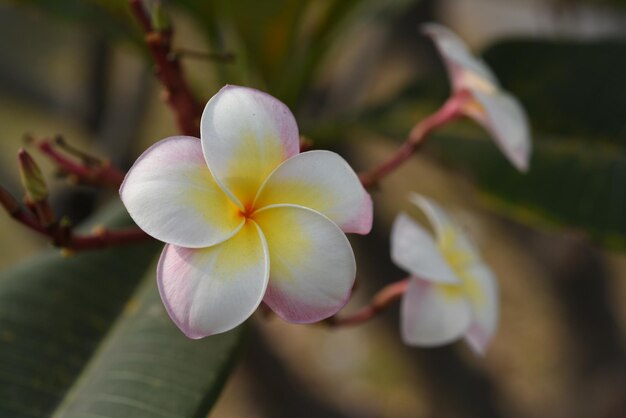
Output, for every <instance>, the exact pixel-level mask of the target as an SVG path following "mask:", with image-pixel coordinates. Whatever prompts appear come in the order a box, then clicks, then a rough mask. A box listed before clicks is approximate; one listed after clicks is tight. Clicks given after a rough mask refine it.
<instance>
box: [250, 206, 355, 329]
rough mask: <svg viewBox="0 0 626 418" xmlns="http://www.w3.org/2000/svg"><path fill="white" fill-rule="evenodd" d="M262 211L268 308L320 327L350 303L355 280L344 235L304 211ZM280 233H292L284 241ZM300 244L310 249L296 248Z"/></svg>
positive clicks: (278, 208) (291, 208) (288, 318)
mask: <svg viewBox="0 0 626 418" xmlns="http://www.w3.org/2000/svg"><path fill="white" fill-rule="evenodd" d="M260 212H261V213H262V214H263V215H264V216H263V218H265V219H263V218H258V223H259V226H260V227H261V229H262V230H263V233H264V234H265V237H266V239H267V243H268V248H269V252H270V265H271V267H270V269H271V270H270V280H269V284H268V287H267V291H266V294H265V298H264V301H265V303H267V305H268V306H269V307H270V308H271V309H272V310H273V311H274V312H275V313H276V314H277V315H278V316H280V317H281V318H283V319H284V320H286V321H288V322H291V323H299V324H308V323H313V322H318V321H321V320H323V319H326V318H328V317H330V316H332V315H334V314H335V313H337V312H338V311H339V310H340V309H341V308H343V307H344V306H345V304H346V303H347V301H348V300H349V298H350V295H351V293H352V287H353V285H354V280H355V277H356V262H355V259H354V253H353V252H352V247H351V246H350V242H349V241H348V239H347V238H346V236H345V234H344V233H343V231H341V229H339V227H338V226H337V225H336V224H335V223H334V222H332V221H331V220H330V219H328V218H326V217H325V216H324V215H322V214H320V213H318V212H315V211H313V210H311V209H308V208H305V207H301V206H296V205H275V206H274V207H267V208H265V209H263V210H262V211H260ZM255 216H257V215H255ZM268 216H270V218H268ZM271 217H273V219H272V218H271ZM272 224H273V225H272ZM276 230H278V231H290V232H293V234H290V235H289V236H287V238H286V239H285V236H284V235H283V234H282V232H279V233H278V234H276V233H275V231H276ZM299 230H300V231H301V232H300V233H299V234H298V233H297V232H296V231H299ZM292 236H293V237H292ZM302 238H304V239H302ZM300 242H302V243H303V246H304V247H306V248H298V245H299V244H298V243H300ZM303 250H305V251H304V252H303ZM294 251H295V252H294ZM298 254H301V255H298Z"/></svg>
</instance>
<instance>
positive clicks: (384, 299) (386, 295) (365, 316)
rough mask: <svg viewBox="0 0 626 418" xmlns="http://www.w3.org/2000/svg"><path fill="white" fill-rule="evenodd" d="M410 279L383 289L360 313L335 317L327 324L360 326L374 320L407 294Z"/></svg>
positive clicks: (329, 319) (327, 321)
mask: <svg viewBox="0 0 626 418" xmlns="http://www.w3.org/2000/svg"><path fill="white" fill-rule="evenodd" d="M409 280H410V277H407V278H406V279H403V280H400V281H399V282H395V283H392V284H390V285H387V286H386V287H384V288H382V290H380V291H379V292H378V293H377V294H376V295H375V296H374V297H373V298H372V301H371V302H370V304H369V305H367V306H365V307H363V308H361V309H359V310H358V311H356V312H354V313H352V314H350V315H346V316H343V317H337V316H333V317H331V318H328V319H327V320H326V323H327V324H328V325H330V326H333V327H340V326H348V325H358V324H362V323H363V322H367V321H369V320H370V319H372V318H374V317H375V316H376V315H378V314H379V313H381V312H383V311H384V310H385V309H387V308H388V307H389V306H391V304H392V303H393V302H394V301H395V300H397V299H399V298H400V297H401V296H402V295H403V294H404V292H405V290H406V287H407V285H408V284H409Z"/></svg>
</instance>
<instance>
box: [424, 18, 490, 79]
mask: <svg viewBox="0 0 626 418" xmlns="http://www.w3.org/2000/svg"><path fill="white" fill-rule="evenodd" d="M422 32H423V33H424V34H426V35H428V36H429V37H430V38H431V39H432V40H433V42H434V43H435V46H436V47H437V50H438V51H439V53H440V54H441V57H442V59H443V61H444V64H445V66H446V69H447V70H448V75H449V76H450V79H451V81H452V84H453V88H454V90H460V89H463V88H467V87H469V86H474V87H479V86H481V87H482V88H484V89H485V90H492V89H497V88H498V87H499V83H498V79H497V78H496V76H495V75H494V74H493V72H492V71H491V69H490V68H489V67H488V66H487V64H485V62H484V61H483V60H482V59H480V58H478V57H476V56H474V55H473V54H472V53H471V52H470V51H468V49H467V46H466V45H465V42H463V41H462V40H461V38H459V37H458V36H457V35H456V34H455V33H454V32H452V31H451V30H450V29H448V28H446V27H445V26H442V25H439V24H436V23H427V24H425V25H423V26H422Z"/></svg>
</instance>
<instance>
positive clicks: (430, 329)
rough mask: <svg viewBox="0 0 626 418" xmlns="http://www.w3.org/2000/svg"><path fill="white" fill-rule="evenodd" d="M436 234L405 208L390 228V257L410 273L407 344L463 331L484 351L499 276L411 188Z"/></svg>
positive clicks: (404, 309) (404, 316)
mask: <svg viewBox="0 0 626 418" xmlns="http://www.w3.org/2000/svg"><path fill="white" fill-rule="evenodd" d="M410 200H411V201H412V202H413V203H415V204H416V205H417V206H418V207H419V208H420V209H421V210H422V211H423V212H424V214H425V215H426V217H427V218H428V220H429V221H430V223H431V224H432V226H433V228H434V231H435V237H434V238H433V237H432V235H431V234H430V233H429V232H427V231H426V230H425V229H424V228H423V227H422V226H420V225H419V224H418V223H416V222H415V221H414V220H413V219H411V218H410V217H409V216H407V215H406V214H403V213H402V214H400V215H398V217H397V218H396V220H395V221H394V224H393V228H392V231H391V258H392V259H393V261H394V263H396V264H397V265H398V266H399V267H401V268H403V269H404V270H406V271H408V272H409V273H410V274H411V279H410V283H409V284H408V287H407V289H406V291H405V293H404V295H403V298H402V306H401V329H402V338H403V340H404V342H405V343H406V344H408V345H416V346H424V347H431V346H438V345H443V344H447V343H449V342H452V341H455V340H457V339H459V338H461V337H464V338H465V340H466V341H467V342H468V344H469V345H470V346H471V347H472V349H473V350H474V351H475V352H477V353H478V354H484V352H485V350H486V348H487V345H488V344H489V341H490V340H491V338H492V336H493V334H494V332H495V329H496V325H497V322H498V291H497V284H496V279H495V277H494V275H493V273H492V272H491V270H490V269H489V267H488V266H486V265H485V264H484V263H483V261H482V260H481V259H480V256H479V255H478V252H477V251H476V249H475V248H474V246H473V245H472V244H471V243H470V241H469V240H468V239H467V237H466V236H465V235H464V234H463V233H462V231H461V230H460V229H459V228H458V227H457V226H456V225H455V224H454V223H453V222H452V221H451V219H450V218H449V217H448V216H447V214H446V213H445V212H444V211H443V210H442V209H441V208H440V207H439V206H438V205H437V204H435V203H434V202H433V201H432V200H430V199H427V198H426V197H424V196H421V195H418V194H411V196H410Z"/></svg>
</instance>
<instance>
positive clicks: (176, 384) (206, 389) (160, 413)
mask: <svg viewBox="0 0 626 418" xmlns="http://www.w3.org/2000/svg"><path fill="white" fill-rule="evenodd" d="M146 279H147V280H146V281H145V282H144V284H143V285H142V286H141V287H140V289H139V290H138V292H137V293H136V295H135V296H134V297H133V298H132V299H131V300H130V301H129V302H128V305H127V309H126V310H125V312H124V314H123V315H122V317H121V318H120V319H119V321H118V323H117V324H116V326H115V328H114V329H113V331H112V332H111V333H110V335H109V336H108V337H107V339H106V340H105V341H104V342H103V344H102V346H101V348H99V351H98V352H97V353H96V355H95V356H94V358H93V359H92V361H91V363H90V364H89V366H88V367H87V368H86V369H85V370H84V371H83V373H82V375H81V377H80V379H79V380H78V382H77V383H76V385H75V387H74V388H73V389H72V391H71V392H70V393H69V394H68V396H67V397H66V398H65V400H64V402H63V404H61V406H60V407H59V408H58V410H57V411H56V413H55V414H54V415H53V417H54V418H74V417H75V418H83V417H102V418H104V417H111V418H116V417H133V418H143V417H145V418H155V417H167V418H169V417H181V418H182V417H185V418H187V417H197V418H202V417H205V416H206V415H207V413H208V411H209V409H210V407H211V406H212V404H213V403H214V402H215V400H216V398H217V396H218V395H219V392H220V389H221V388H222V385H223V383H224V381H225V379H226V377H227V374H228V371H229V370H230V367H231V365H232V363H233V360H234V356H233V354H235V353H237V347H239V342H240V341H239V340H240V337H241V328H238V329H236V330H233V331H230V332H228V333H226V334H220V335H215V336H213V337H210V338H206V339H204V340H201V341H193V340H189V339H188V338H187V337H185V336H184V335H183V334H182V333H181V332H180V331H179V330H178V329H177V328H176V327H175V326H174V324H173V323H172V321H171V320H170V319H169V317H168V316H167V313H166V312H165V309H164V308H163V304H162V303H161V299H160V298H159V293H158V291H157V287H156V282H155V280H154V273H151V274H148V276H147V278H146Z"/></svg>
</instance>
